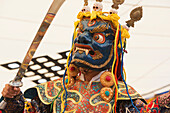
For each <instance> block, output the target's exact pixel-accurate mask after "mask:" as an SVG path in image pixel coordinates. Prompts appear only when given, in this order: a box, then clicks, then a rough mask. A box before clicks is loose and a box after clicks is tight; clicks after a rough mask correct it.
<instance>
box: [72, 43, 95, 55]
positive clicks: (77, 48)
mask: <svg viewBox="0 0 170 113" xmlns="http://www.w3.org/2000/svg"><path fill="white" fill-rule="evenodd" d="M77 51H78V52H79V53H80V54H82V53H83V52H85V54H86V55H88V54H90V55H91V56H92V57H93V56H95V54H96V53H95V51H94V50H93V49H92V48H91V47H90V46H89V45H82V44H77V43H76V44H75V45H74V53H75V52H77Z"/></svg>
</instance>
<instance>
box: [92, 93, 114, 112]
mask: <svg viewBox="0 0 170 113" xmlns="http://www.w3.org/2000/svg"><path fill="white" fill-rule="evenodd" d="M99 95H100V93H98V94H95V95H93V96H92V97H91V98H90V100H89V102H90V104H91V105H92V106H97V105H99V104H107V105H108V106H109V109H108V112H107V113H109V112H111V104H110V103H107V102H105V101H100V102H97V103H95V104H93V103H92V100H93V99H94V98H96V97H97V96H99Z"/></svg>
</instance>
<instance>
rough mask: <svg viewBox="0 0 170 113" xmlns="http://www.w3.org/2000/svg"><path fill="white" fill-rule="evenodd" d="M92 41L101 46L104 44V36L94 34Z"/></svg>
mask: <svg viewBox="0 0 170 113" xmlns="http://www.w3.org/2000/svg"><path fill="white" fill-rule="evenodd" d="M93 39H94V40H95V41H96V42H98V43H101V44H102V43H104V42H105V36H104V35H103V34H102V33H95V34H94V36H93Z"/></svg>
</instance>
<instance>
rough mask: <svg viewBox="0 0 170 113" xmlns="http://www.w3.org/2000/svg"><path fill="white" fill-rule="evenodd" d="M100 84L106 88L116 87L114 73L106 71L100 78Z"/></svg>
mask: <svg viewBox="0 0 170 113" xmlns="http://www.w3.org/2000/svg"><path fill="white" fill-rule="evenodd" d="M100 82H101V84H102V85H103V86H105V87H111V86H113V85H114V81H113V78H112V73H111V72H110V71H106V72H104V73H103V74H102V75H101V76H100Z"/></svg>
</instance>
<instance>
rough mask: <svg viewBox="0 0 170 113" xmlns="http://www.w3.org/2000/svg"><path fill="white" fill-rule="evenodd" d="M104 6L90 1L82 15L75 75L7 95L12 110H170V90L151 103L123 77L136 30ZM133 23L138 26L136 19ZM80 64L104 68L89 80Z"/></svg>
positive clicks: (18, 112)
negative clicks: (91, 8)
mask: <svg viewBox="0 0 170 113" xmlns="http://www.w3.org/2000/svg"><path fill="white" fill-rule="evenodd" d="M85 1H86V0H85ZM101 1H102V0H101ZM99 6H101V4H100V3H96V6H95V7H94V8H96V9H95V11H92V13H91V12H90V11H89V10H87V9H88V7H87V6H86V7H85V8H84V9H83V10H82V11H81V12H79V14H78V16H77V18H78V19H79V20H78V21H77V22H75V31H74V36H73V45H74V46H73V48H72V49H71V52H70V53H71V55H72V56H70V57H71V58H70V62H71V64H70V65H69V68H67V70H68V72H69V73H70V75H69V74H68V72H67V74H68V76H67V78H65V79H64V80H63V78H61V79H59V80H54V81H50V82H47V83H43V84H40V85H38V86H36V87H35V88H31V89H28V90H27V91H26V92H25V94H24V96H23V95H22V93H21V94H20V95H18V96H17V97H16V98H14V99H7V100H6V101H7V106H6V108H5V109H4V111H5V112H6V113H23V112H24V113H50V112H53V113H60V112H63V111H65V112H66V113H112V112H115V111H116V112H117V113H137V112H138V111H139V112H140V113H145V112H148V113H170V93H167V94H165V95H162V96H161V97H158V98H156V99H155V100H153V101H152V102H150V103H148V104H147V103H146V102H145V100H144V99H143V98H142V97H141V96H140V95H139V94H138V93H137V92H136V91H135V90H134V89H133V88H132V87H131V86H128V85H126V84H125V82H122V80H123V81H124V77H123V76H124V75H123V70H122V69H123V65H122V64H123V54H124V51H123V50H125V47H126V39H128V38H129V37H130V35H129V33H128V30H127V29H126V28H124V27H122V26H121V25H120V24H119V22H118V20H119V18H120V17H119V16H118V15H117V14H115V13H114V12H102V6H101V7H99ZM98 9H100V10H98ZM139 9H140V8H139ZM135 11H137V13H135ZM134 14H139V15H137V16H136V15H135V16H132V17H134V18H135V17H137V19H136V20H134V19H133V21H137V20H140V18H141V17H140V18H138V16H141V15H140V13H139V11H138V10H134ZM129 23H132V24H133V25H134V22H131V21H129ZM68 59H69V58H68ZM115 62H116V64H115ZM67 64H68V63H67ZM117 64H118V66H117ZM120 64H121V65H120ZM117 67H118V68H117ZM120 67H121V68H120ZM79 68H83V69H87V70H93V71H99V72H100V73H99V74H98V75H96V76H94V77H93V78H92V79H91V81H90V82H85V81H84V78H85V77H84V76H85V75H83V74H78V73H79V72H80V70H79ZM111 69H112V71H110V70H111ZM108 70H109V71H108ZM120 75H121V79H122V80H121V79H119V78H120ZM64 76H65V75H64ZM116 77H117V78H118V79H117V80H116V79H114V78H116ZM63 82H64V83H63ZM65 86H67V88H66V90H65ZM66 92H67V93H66ZM24 97H25V98H30V99H31V102H27V101H25V99H24ZM130 97H131V98H130ZM51 106H52V109H51ZM65 106H66V109H65ZM114 106H115V107H116V108H115V107H114ZM50 109H51V111H50Z"/></svg>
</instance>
